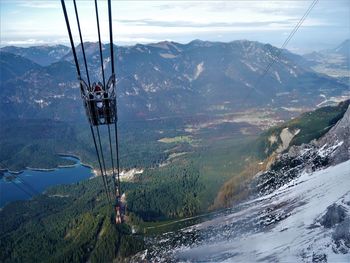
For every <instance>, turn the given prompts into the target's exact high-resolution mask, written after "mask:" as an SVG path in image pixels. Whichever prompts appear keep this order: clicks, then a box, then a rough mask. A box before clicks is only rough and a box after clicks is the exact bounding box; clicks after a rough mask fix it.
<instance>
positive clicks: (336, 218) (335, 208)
mask: <svg viewBox="0 0 350 263" xmlns="http://www.w3.org/2000/svg"><path fill="white" fill-rule="evenodd" d="M345 217H346V209H345V208H344V207H343V206H341V205H337V204H333V205H331V206H330V207H328V208H327V212H326V214H325V215H324V216H323V217H322V219H321V222H320V223H321V225H323V226H324V227H326V228H331V227H334V226H335V225H336V224H339V223H341V222H343V221H344V219H345Z"/></svg>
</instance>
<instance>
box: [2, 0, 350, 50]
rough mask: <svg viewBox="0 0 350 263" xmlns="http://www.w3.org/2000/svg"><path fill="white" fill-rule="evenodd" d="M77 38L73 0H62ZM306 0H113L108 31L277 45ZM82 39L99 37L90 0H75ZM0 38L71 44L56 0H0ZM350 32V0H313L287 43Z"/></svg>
mask: <svg viewBox="0 0 350 263" xmlns="http://www.w3.org/2000/svg"><path fill="white" fill-rule="evenodd" d="M65 2H66V6H67V11H68V15H69V18H70V23H71V27H72V30H73V36H74V38H75V41H76V43H78V40H79V39H78V34H77V26H76V20H75V16H74V9H73V1H72V0H65ZM106 3H107V1H106V0H98V7H99V16H100V23H101V26H102V31H101V34H102V41H103V42H108V39H109V38H108V23H107V22H108V16H107V4H106ZM311 3H312V0H297V1H287V0H237V1H236V0H230V1H216V0H208V1H198V0H197V1H178V0H172V1H161V0H156V1H134V0H128V1H121V0H112V13H113V31H114V32H113V39H114V42H115V43H117V44H119V45H133V44H136V43H154V42H159V41H164V40H169V41H175V42H180V43H188V42H190V41H191V40H194V39H201V40H209V41H223V42H229V41H233V40H238V39H247V40H254V41H260V42H263V43H270V44H272V45H275V46H277V47H280V46H281V45H282V44H283V42H284V41H285V39H286V38H287V37H288V35H289V33H290V32H291V31H292V30H293V28H294V26H295V25H296V24H297V23H298V21H299V20H300V18H301V17H302V16H303V15H304V13H305V12H306V10H307V9H308V7H309V6H310V4H311ZM77 6H78V10H79V17H80V24H81V28H82V32H83V39H84V41H97V29H96V19H95V9H94V1H93V0H77ZM0 15H1V18H0V19H1V21H0V22H1V25H0V45H1V46H6V45H16V46H33V45H41V44H49V45H54V44H65V45H69V39H68V33H67V28H66V25H65V21H64V16H63V12H62V7H61V3H60V1H59V0H49V1H48V0H36V1H34V0H0ZM347 38H350V1H349V0H319V2H318V3H317V4H316V6H315V7H314V8H313V10H312V11H311V13H310V14H309V16H308V17H307V18H306V20H305V21H304V23H303V25H302V27H300V29H299V30H298V32H297V33H296V34H295V35H294V37H293V39H292V40H291V41H290V43H289V44H288V46H287V49H289V50H291V51H293V52H296V53H307V52H311V51H314V50H315V51H317V50H322V49H328V48H334V47H336V46H337V45H339V44H340V43H341V42H342V41H343V40H345V39H347Z"/></svg>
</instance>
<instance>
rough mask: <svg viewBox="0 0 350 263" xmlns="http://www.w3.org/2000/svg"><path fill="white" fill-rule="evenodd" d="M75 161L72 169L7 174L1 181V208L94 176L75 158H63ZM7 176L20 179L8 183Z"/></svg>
mask: <svg viewBox="0 0 350 263" xmlns="http://www.w3.org/2000/svg"><path fill="white" fill-rule="evenodd" d="M63 158H65V159H69V160H74V161H76V164H75V165H74V166H72V167H65V168H57V169H55V170H53V171H35V170H24V171H23V172H22V173H21V174H18V175H13V174H11V173H8V172H5V173H4V177H2V178H1V179H0V207H3V206H4V205H5V204H7V203H9V202H12V201H16V200H28V199H31V198H32V196H31V195H30V194H32V193H33V192H34V191H35V192H39V193H42V192H43V191H45V190H46V189H47V188H48V187H50V186H55V185H60V184H72V183H76V182H79V181H82V180H86V179H89V178H90V177H92V176H94V174H93V172H92V170H91V169H90V168H88V167H86V166H83V165H82V164H81V163H80V161H79V160H78V159H76V158H73V157H63ZM7 176H16V177H18V178H15V179H13V180H12V181H8V180H6V179H5V178H6V177H7Z"/></svg>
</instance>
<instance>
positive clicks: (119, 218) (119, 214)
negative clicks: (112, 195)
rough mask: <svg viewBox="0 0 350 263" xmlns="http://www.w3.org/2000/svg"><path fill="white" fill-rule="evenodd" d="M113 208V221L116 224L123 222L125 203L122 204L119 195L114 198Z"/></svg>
mask: <svg viewBox="0 0 350 263" xmlns="http://www.w3.org/2000/svg"><path fill="white" fill-rule="evenodd" d="M114 210H115V222H116V224H120V223H123V222H124V215H125V210H126V208H125V204H123V202H122V200H121V198H120V197H117V198H116V200H115V204H114Z"/></svg>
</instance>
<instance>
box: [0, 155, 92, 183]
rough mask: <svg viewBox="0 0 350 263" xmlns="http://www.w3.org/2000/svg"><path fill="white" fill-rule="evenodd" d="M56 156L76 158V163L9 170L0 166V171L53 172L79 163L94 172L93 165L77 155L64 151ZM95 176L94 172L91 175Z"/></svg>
mask: <svg viewBox="0 0 350 263" xmlns="http://www.w3.org/2000/svg"><path fill="white" fill-rule="evenodd" d="M57 155H58V156H60V157H61V158H64V157H67V158H73V159H76V160H77V161H76V163H75V164H66V165H65V164H63V165H60V164H59V165H57V166H56V167H52V168H40V167H30V166H26V167H25V168H24V169H23V170H9V169H8V168H1V169H0V173H1V172H2V173H10V174H13V175H18V174H21V173H23V172H24V171H25V170H31V171H37V172H53V171H55V170H57V169H64V168H74V167H75V166H76V165H81V166H84V167H86V168H89V169H91V170H92V173H93V174H95V172H94V167H93V166H92V165H90V164H86V163H83V162H82V161H81V159H80V157H79V156H77V155H74V154H66V153H58V154H57ZM95 176H97V175H96V174H95V175H94V176H92V177H95Z"/></svg>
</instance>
